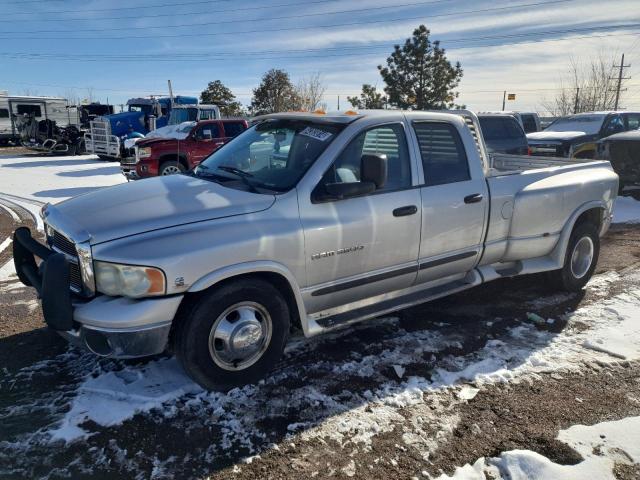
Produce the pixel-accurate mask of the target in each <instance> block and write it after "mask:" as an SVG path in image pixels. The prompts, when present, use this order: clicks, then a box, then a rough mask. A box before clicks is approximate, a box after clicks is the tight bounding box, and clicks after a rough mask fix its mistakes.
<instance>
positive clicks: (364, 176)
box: [360, 155, 387, 189]
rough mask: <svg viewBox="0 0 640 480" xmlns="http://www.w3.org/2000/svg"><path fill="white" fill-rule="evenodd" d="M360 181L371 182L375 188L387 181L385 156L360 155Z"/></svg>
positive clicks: (380, 186)
mask: <svg viewBox="0 0 640 480" xmlns="http://www.w3.org/2000/svg"><path fill="white" fill-rule="evenodd" d="M360 180H361V183H373V185H374V186H375V188H376V189H379V188H382V187H384V185H385V183H387V156H386V155H362V158H361V159H360Z"/></svg>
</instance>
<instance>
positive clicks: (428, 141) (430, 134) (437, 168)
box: [413, 121, 471, 186]
mask: <svg viewBox="0 0 640 480" xmlns="http://www.w3.org/2000/svg"><path fill="white" fill-rule="evenodd" d="M413 129H414V131H415V134H416V138H417V139H418V145H419V147H420V157H421V158H422V166H423V169H424V177H425V185H427V186H434V185H444V184H448V183H456V182H464V181H467V180H471V173H470V172H469V161H468V160H467V152H466V150H465V148H464V145H463V143H462V139H461V138H460V134H459V133H458V130H457V129H456V128H455V127H454V126H453V125H451V124H450V123H445V122H419V121H416V122H413Z"/></svg>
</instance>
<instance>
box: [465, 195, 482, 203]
mask: <svg viewBox="0 0 640 480" xmlns="http://www.w3.org/2000/svg"><path fill="white" fill-rule="evenodd" d="M482 198H483V197H482V194H481V193H474V194H473V195H467V196H466V197H464V203H478V202H481V201H482Z"/></svg>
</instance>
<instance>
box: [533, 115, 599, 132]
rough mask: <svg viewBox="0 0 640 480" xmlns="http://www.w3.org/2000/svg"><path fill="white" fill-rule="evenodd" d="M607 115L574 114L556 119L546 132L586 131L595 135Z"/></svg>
mask: <svg viewBox="0 0 640 480" xmlns="http://www.w3.org/2000/svg"><path fill="white" fill-rule="evenodd" d="M605 117H606V115H573V116H570V117H566V118H561V119H559V120H556V121H555V122H553V123H552V124H551V125H549V126H548V127H547V128H546V129H545V131H546V132H584V133H586V134H587V135H595V134H596V133H598V132H599V131H600V128H601V127H602V122H604V119H605Z"/></svg>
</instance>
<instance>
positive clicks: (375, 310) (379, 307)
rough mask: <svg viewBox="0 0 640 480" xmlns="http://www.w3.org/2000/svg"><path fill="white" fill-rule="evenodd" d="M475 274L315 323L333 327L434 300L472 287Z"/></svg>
mask: <svg viewBox="0 0 640 480" xmlns="http://www.w3.org/2000/svg"><path fill="white" fill-rule="evenodd" d="M478 277H479V275H478V276H476V279H475V281H472V282H465V281H464V280H456V281H454V282H450V283H445V284H444V285H439V286H437V287H432V288H427V289H424V290H420V291H417V292H414V293H410V294H408V295H403V296H401V297H397V298H392V299H390V300H385V301H383V302H379V303H375V304H373V305H368V306H366V307H362V308H358V309H355V310H350V311H347V312H344V313H339V314H337V315H332V316H328V317H324V318H319V319H317V320H316V322H317V324H318V325H320V326H321V327H322V328H326V329H333V328H337V327H339V326H342V325H347V324H349V323H354V322H356V321H361V320H366V319H368V318H373V317H379V316H381V315H385V314H387V313H391V312H395V311H398V310H402V309H404V308H408V307H411V306H414V305H419V304H421V303H425V302H428V301H430V300H435V299H436V298H440V297H445V296H447V295H451V294H452V293H456V292H461V291H463V290H466V289H468V288H471V287H474V286H476V285H478V284H480V283H482V281H481V280H480V279H479V278H478Z"/></svg>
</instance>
